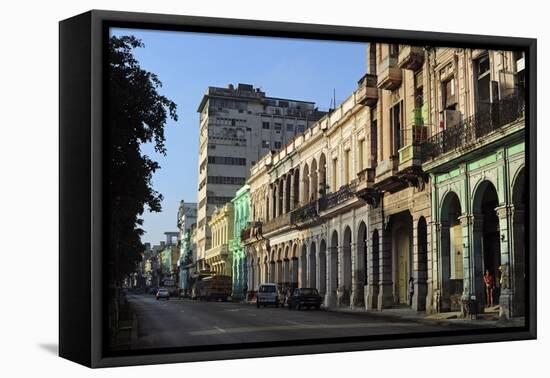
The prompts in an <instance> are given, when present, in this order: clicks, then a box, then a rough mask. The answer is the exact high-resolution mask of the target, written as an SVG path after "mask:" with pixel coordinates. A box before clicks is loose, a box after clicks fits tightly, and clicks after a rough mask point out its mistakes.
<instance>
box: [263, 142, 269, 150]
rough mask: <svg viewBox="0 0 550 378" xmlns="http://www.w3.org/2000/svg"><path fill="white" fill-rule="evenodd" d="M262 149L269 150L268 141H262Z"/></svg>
mask: <svg viewBox="0 0 550 378" xmlns="http://www.w3.org/2000/svg"><path fill="white" fill-rule="evenodd" d="M262 148H269V141H268V140H262Z"/></svg>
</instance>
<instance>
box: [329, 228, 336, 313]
mask: <svg viewBox="0 0 550 378" xmlns="http://www.w3.org/2000/svg"><path fill="white" fill-rule="evenodd" d="M328 264H329V266H328V268H329V269H328V287H327V294H328V296H329V297H330V299H331V300H334V298H336V288H337V287H338V232H337V231H336V230H334V231H333V232H332V236H331V238H330V250H329V253H328ZM327 302H328V301H327ZM332 304H333V303H332Z"/></svg>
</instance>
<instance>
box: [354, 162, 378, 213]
mask: <svg viewBox="0 0 550 378" xmlns="http://www.w3.org/2000/svg"><path fill="white" fill-rule="evenodd" d="M375 177H376V169H374V168H366V169H363V170H362V171H361V172H359V173H358V174H357V188H356V189H355V195H356V196H357V197H358V198H360V199H361V200H363V201H365V202H366V203H368V204H369V205H372V206H374V207H376V206H378V203H379V201H380V192H379V191H378V190H376V189H375V188H374V180H375Z"/></svg>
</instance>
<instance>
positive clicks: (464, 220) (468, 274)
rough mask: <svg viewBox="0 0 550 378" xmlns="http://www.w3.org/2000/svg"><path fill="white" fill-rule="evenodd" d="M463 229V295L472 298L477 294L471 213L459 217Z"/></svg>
mask: <svg viewBox="0 0 550 378" xmlns="http://www.w3.org/2000/svg"><path fill="white" fill-rule="evenodd" d="M458 220H459V221H460V226H461V230H462V262H463V273H462V275H463V282H464V283H463V291H462V296H463V297H465V298H471V296H472V295H475V291H474V284H473V277H474V274H473V273H474V269H473V258H472V252H471V248H470V245H471V240H470V227H471V226H472V216H471V215H461V216H459V217H458Z"/></svg>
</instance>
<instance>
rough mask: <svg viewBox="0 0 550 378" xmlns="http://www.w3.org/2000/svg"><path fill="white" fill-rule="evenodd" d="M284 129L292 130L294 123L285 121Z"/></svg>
mask: <svg viewBox="0 0 550 378" xmlns="http://www.w3.org/2000/svg"><path fill="white" fill-rule="evenodd" d="M286 131H290V132H294V124H293V123H287V124H286Z"/></svg>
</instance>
